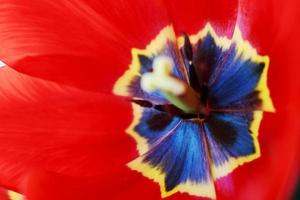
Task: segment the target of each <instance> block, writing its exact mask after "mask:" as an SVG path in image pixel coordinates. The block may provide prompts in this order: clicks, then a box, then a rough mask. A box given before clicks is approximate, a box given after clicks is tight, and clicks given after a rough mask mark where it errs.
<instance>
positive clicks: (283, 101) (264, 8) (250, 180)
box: [218, 0, 300, 200]
mask: <svg viewBox="0 0 300 200" xmlns="http://www.w3.org/2000/svg"><path fill="white" fill-rule="evenodd" d="M299 17H300V13H299V1H294V0H288V1H285V2H284V3H281V2H279V1H272V0H241V1H240V12H239V26H240V27H241V29H242V34H243V35H244V37H245V38H246V39H247V40H250V42H251V43H252V44H253V45H254V46H255V47H256V48H257V49H258V52H259V53H260V54H264V55H268V56H269V57H270V69H269V74H268V85H269V88H270V92H271V97H272V100H273V102H274V105H275V108H276V113H273V114H271V113H265V114H264V118H263V121H262V123H261V128H260V130H259V132H260V135H259V142H260V147H261V157H260V158H259V159H257V160H256V161H253V162H251V163H249V164H247V165H244V166H243V167H240V168H239V169H237V170H236V171H235V172H234V173H233V174H232V176H231V177H230V178H229V180H227V182H228V181H229V182H230V184H231V192H230V190H229V192H228V191H223V190H222V186H223V185H224V184H222V180H221V181H220V182H219V187H218V189H219V197H220V198H221V199H228V200H229V199H243V200H250V199H257V200H273V199H290V198H291V194H292V192H293V189H294V187H295V184H296V179H297V176H298V174H299V161H300V155H299V152H300V148H299V141H300V135H299V131H300V124H299V117H298V113H299V111H300V110H299V108H300V96H299V91H300V81H299V77H298V76H299V72H300V70H299V69H300V68H299V53H298V52H299V46H300V40H299V35H300V29H299V28H298V27H299V26H298V22H297V19H299ZM224 180H226V179H224ZM224 180H223V182H224ZM225 182H226V181H225Z"/></svg>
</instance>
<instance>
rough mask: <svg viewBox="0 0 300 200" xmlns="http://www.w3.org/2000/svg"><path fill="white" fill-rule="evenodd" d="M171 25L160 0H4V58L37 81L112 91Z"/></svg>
mask: <svg viewBox="0 0 300 200" xmlns="http://www.w3.org/2000/svg"><path fill="white" fill-rule="evenodd" d="M169 23H170V22H169V20H168V18H167V15H166V13H165V10H164V7H163V4H162V3H161V2H160V0H155V1H151V3H145V2H144V1H143V0H134V1H122V0H117V1H98V0H89V1H84V0H73V1H68V0H61V1H55V2H53V1H51V0H45V1H43V2H41V1H39V0H22V1H20V0H0V29H1V30H2V31H1V32H0V44H1V49H0V59H1V60H2V61H4V62H6V64H8V65H9V66H11V67H13V68H15V69H17V70H19V71H21V72H23V73H27V74H30V75H33V76H36V77H40V78H44V79H48V80H55V81H59V82H61V83H65V84H69V85H73V86H77V87H81V88H86V89H90V90H97V91H106V92H111V89H112V86H113V84H114V82H115V80H116V79H117V78H118V77H119V76H121V74H122V73H123V72H124V70H125V69H127V68H128V64H129V63H130V60H131V55H130V50H131V48H133V47H139V48H141V47H145V46H146V44H147V43H148V42H149V41H150V40H151V39H153V38H154V37H155V35H156V34H157V33H158V32H159V31H160V30H161V29H162V28H163V27H164V26H166V25H167V24H169Z"/></svg>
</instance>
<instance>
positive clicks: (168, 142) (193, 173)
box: [143, 121, 210, 191]
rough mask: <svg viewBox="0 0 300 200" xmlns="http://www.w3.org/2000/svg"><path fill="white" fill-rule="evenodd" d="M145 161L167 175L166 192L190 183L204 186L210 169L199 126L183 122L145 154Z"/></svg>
mask: <svg viewBox="0 0 300 200" xmlns="http://www.w3.org/2000/svg"><path fill="white" fill-rule="evenodd" d="M143 161H144V162H148V163H150V164H151V165H152V166H154V167H158V168H160V169H162V171H163V172H164V173H165V174H166V178H165V187H166V188H165V189H166V191H170V190H172V189H173V188H175V187H176V186H177V185H179V184H180V183H185V182H186V181H188V180H190V181H192V182H195V183H204V182H207V181H208V180H209V177H210V170H209V163H208V160H207V154H206V151H205V145H204V138H203V134H202V132H201V127H200V124H198V123H195V122H191V121H183V122H182V123H181V124H180V125H179V126H178V127H177V128H176V129H175V130H174V131H173V132H171V133H170V134H169V135H168V136H167V137H165V138H164V140H162V141H160V143H159V144H157V145H155V146H154V147H152V149H151V150H150V151H149V152H148V153H147V154H146V155H145V157H144V160H143Z"/></svg>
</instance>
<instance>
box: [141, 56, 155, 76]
mask: <svg viewBox="0 0 300 200" xmlns="http://www.w3.org/2000/svg"><path fill="white" fill-rule="evenodd" d="M138 59H139V62H140V65H141V68H140V73H141V74H144V73H147V72H152V71H153V67H152V64H153V57H147V56H145V55H138Z"/></svg>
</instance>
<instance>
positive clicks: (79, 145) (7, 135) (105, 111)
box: [0, 67, 135, 191]
mask: <svg viewBox="0 0 300 200" xmlns="http://www.w3.org/2000/svg"><path fill="white" fill-rule="evenodd" d="M0 110H1V112H0V121H1V126H0V143H1V144H0V160H1V165H0V184H1V185H3V186H5V187H7V188H10V189H14V190H17V191H19V190H20V188H21V187H22V183H23V182H24V178H25V177H26V176H27V173H28V172H30V171H32V170H36V169H42V170H49V171H52V172H58V173H61V174H63V175H68V176H77V177H86V176H96V175H98V176H99V177H101V176H100V175H102V174H106V175H107V176H109V175H111V174H112V173H113V171H115V170H116V169H118V168H120V167H124V166H125V165H126V163H127V162H129V161H130V160H131V159H133V157H134V156H135V143H134V142H133V140H132V139H131V138H130V137H129V136H128V135H127V134H125V131H124V130H125V129H126V128H127V126H128V125H129V124H130V121H131V119H132V116H131V114H130V113H131V106H130V103H128V102H126V101H123V100H122V99H120V98H118V97H115V96H108V95H101V94H99V93H92V92H86V91H83V90H79V89H75V88H72V87H69V86H61V85H58V84H56V83H52V82H49V81H43V80H40V79H38V78H31V77H29V76H27V75H23V74H20V73H18V72H16V71H14V70H13V69H11V68H8V67H3V68H0ZM119 178H122V176H120V177H119Z"/></svg>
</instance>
